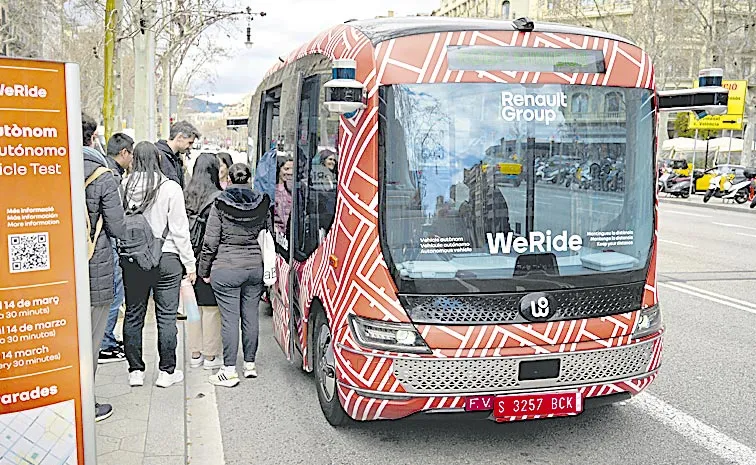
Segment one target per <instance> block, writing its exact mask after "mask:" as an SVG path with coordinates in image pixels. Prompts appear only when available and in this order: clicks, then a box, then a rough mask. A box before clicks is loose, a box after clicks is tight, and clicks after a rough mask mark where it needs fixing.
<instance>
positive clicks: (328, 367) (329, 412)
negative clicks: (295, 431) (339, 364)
mask: <svg viewBox="0 0 756 465" xmlns="http://www.w3.org/2000/svg"><path fill="white" fill-rule="evenodd" d="M313 344H314V348H313V349H314V351H313V372H314V373H315V384H316V385H317V391H318V402H319V403H320V409H321V410H322V411H323V415H324V416H325V418H326V420H327V421H328V423H330V424H331V426H340V425H343V424H344V423H346V422H347V420H348V417H347V414H346V412H344V408H343V407H342V406H341V401H340V400H339V393H338V383H337V381H336V379H337V378H336V357H335V355H334V351H333V336H332V334H331V329H330V328H329V327H328V319H327V318H326V316H325V313H324V312H323V311H322V310H321V309H318V310H317V311H316V314H315V325H314V332H313Z"/></svg>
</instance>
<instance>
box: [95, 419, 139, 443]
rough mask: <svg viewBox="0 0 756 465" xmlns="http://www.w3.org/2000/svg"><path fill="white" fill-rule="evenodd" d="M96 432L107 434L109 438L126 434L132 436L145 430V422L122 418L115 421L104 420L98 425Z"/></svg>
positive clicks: (121, 436) (122, 436)
mask: <svg viewBox="0 0 756 465" xmlns="http://www.w3.org/2000/svg"><path fill="white" fill-rule="evenodd" d="M98 426H99V427H98V429H97V432H98V434H102V435H103V436H109V437H111V438H118V439H121V438H124V437H126V436H133V435H135V434H138V433H143V432H146V431H147V422H146V421H141V420H131V419H128V418H124V419H121V420H115V421H110V422H108V421H106V422H102V423H100V425H98Z"/></svg>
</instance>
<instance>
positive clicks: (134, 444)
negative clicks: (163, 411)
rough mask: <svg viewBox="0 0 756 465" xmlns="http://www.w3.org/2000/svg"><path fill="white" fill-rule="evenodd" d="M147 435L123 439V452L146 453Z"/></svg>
mask: <svg viewBox="0 0 756 465" xmlns="http://www.w3.org/2000/svg"><path fill="white" fill-rule="evenodd" d="M146 439H147V433H139V434H134V435H132V436H126V437H125V438H123V439H121V450H126V451H130V452H140V453H144V444H145V441H146Z"/></svg>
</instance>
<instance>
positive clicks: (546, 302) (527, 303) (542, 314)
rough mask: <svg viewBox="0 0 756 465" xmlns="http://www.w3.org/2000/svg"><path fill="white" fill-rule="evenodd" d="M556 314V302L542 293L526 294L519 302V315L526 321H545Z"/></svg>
mask: <svg viewBox="0 0 756 465" xmlns="http://www.w3.org/2000/svg"><path fill="white" fill-rule="evenodd" d="M555 314H556V302H554V299H552V298H551V297H550V296H549V295H547V294H545V293H543V292H536V293H533V294H528V295H526V296H525V297H523V298H522V299H521V300H520V315H522V316H523V318H525V319H526V320H528V321H546V320H548V319H550V318H551V317H553V316H554V315H555Z"/></svg>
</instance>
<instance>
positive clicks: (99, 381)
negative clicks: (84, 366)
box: [95, 369, 117, 387]
mask: <svg viewBox="0 0 756 465" xmlns="http://www.w3.org/2000/svg"><path fill="white" fill-rule="evenodd" d="M116 378H117V377H116V376H113V375H107V374H103V373H100V370H99V369H98V370H97V375H96V376H95V387H100V386H105V385H106V384H113V383H115V382H116Z"/></svg>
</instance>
